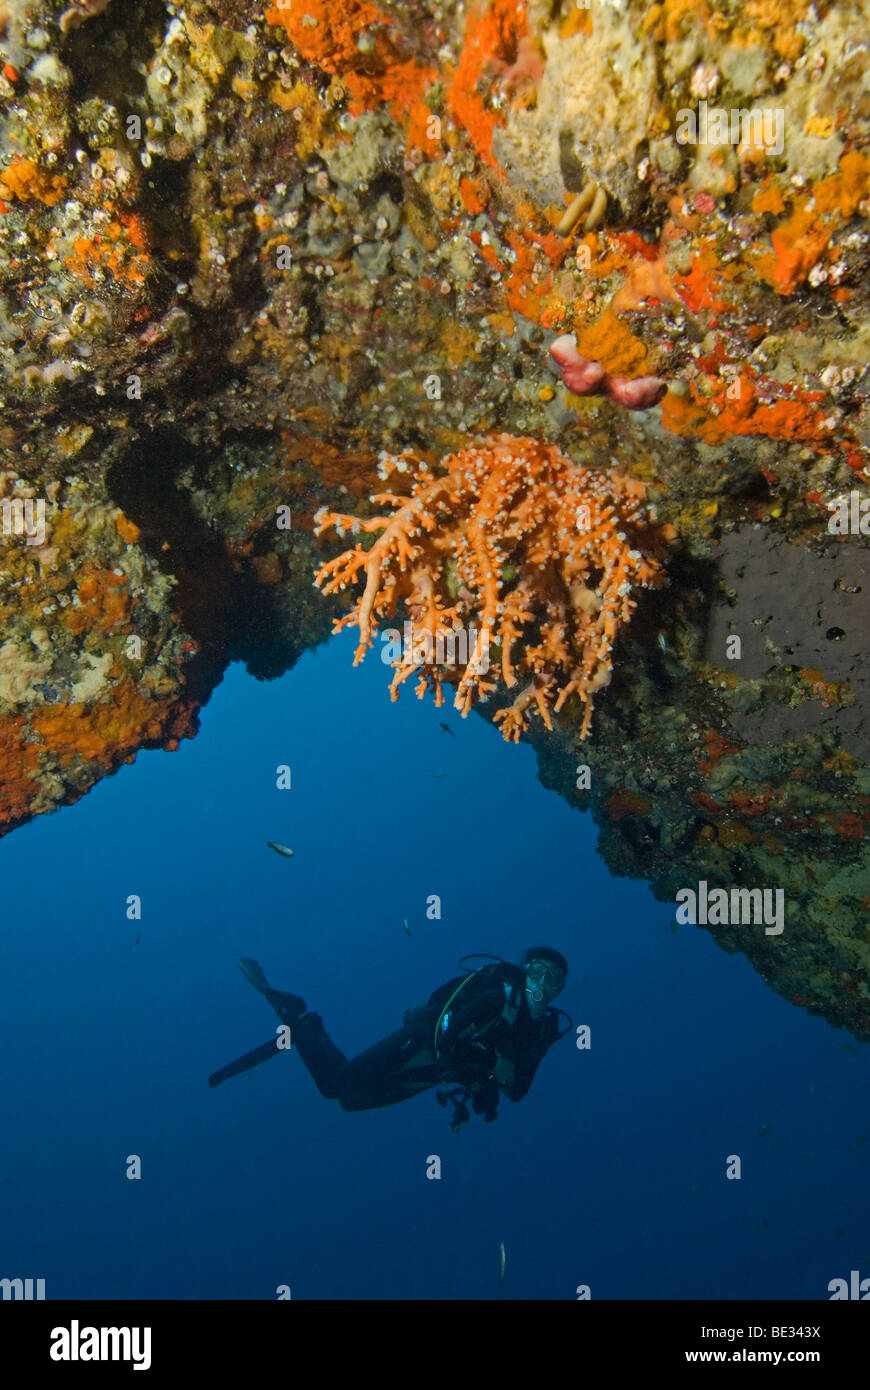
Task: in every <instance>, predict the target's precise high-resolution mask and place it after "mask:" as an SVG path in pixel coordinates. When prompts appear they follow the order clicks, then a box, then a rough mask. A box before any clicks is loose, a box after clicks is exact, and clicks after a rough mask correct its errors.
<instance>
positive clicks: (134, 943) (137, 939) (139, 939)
mask: <svg viewBox="0 0 870 1390" xmlns="http://www.w3.org/2000/svg"><path fill="white" fill-rule="evenodd" d="M141 940H142V933H141V932H140V933H139V935H138V936H137V937H136V940H135V941H134V942H133V945H134V946H138V945H139V942H140V941H141Z"/></svg>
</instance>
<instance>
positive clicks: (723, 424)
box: [662, 371, 830, 444]
mask: <svg viewBox="0 0 870 1390" xmlns="http://www.w3.org/2000/svg"><path fill="white" fill-rule="evenodd" d="M733 385H736V387H737V390H736V392H734V391H733V389H732V387H733ZM758 385H759V383H757V382H755V381H753V379H752V377H751V376H750V375H749V374H748V372H745V371H744V372H741V373H740V375H739V376H738V377H736V378H735V382H734V383H733V384H731V383H729V384H727V385H723V386H722V389H721V390H720V391H718V392H716V393H715V394H714V395H713V396H712V397H711V398H709V399H708V398H706V397H704V396H702V395H701V394H700V392H699V391H698V390H697V388H696V387H695V385H694V383H692V384H691V385H690V387H689V394H688V396H683V397H680V396H677V395H676V394H675V393H674V392H673V391H669V392H668V394H667V396H665V399H664V401H663V403H662V424H663V425H664V427H665V429H666V430H670V431H671V433H672V434H683V435H687V434H692V435H697V437H698V438H699V439H703V440H704V441H705V443H707V444H724V443H725V442H726V441H727V440H728V438H729V437H730V436H731V435H735V434H761V435H765V436H766V437H767V438H768V439H803V440H806V441H807V442H813V441H816V442H820V441H826V440H828V439H829V438H830V435H827V434H826V432H825V429H824V419H825V412H824V410H823V409H822V408H821V406H820V404H819V402H820V400H821V399H822V397H821V396H820V395H819V393H818V392H816V393H815V396H814V399H810V400H779V401H773V402H772V403H770V404H765V403H764V402H763V401H760V400H759V399H758V396H757V388H758ZM729 392H731V396H729ZM732 396H735V397H736V398H733V399H732Z"/></svg>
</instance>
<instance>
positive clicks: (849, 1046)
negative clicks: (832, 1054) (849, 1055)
mask: <svg viewBox="0 0 870 1390" xmlns="http://www.w3.org/2000/svg"><path fill="white" fill-rule="evenodd" d="M843 1051H844V1052H857V1051H858V1049H857V1047H853V1046H852V1044H851V1043H843Z"/></svg>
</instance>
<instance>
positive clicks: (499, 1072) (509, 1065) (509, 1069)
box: [493, 1056, 517, 1086]
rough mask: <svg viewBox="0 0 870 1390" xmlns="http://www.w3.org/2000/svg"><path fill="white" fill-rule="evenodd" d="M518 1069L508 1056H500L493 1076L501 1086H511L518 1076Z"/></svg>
mask: <svg viewBox="0 0 870 1390" xmlns="http://www.w3.org/2000/svg"><path fill="white" fill-rule="evenodd" d="M516 1074H517V1071H516V1067H515V1066H514V1064H513V1062H511V1061H510V1059H509V1058H507V1057H501V1056H500V1057H499V1058H498V1060H497V1061H496V1064H495V1070H494V1071H493V1076H494V1077H495V1079H496V1081H497V1082H498V1084H499V1085H500V1086H509V1085H510V1084H511V1082H512V1081H513V1079H514V1077H515V1076H516Z"/></svg>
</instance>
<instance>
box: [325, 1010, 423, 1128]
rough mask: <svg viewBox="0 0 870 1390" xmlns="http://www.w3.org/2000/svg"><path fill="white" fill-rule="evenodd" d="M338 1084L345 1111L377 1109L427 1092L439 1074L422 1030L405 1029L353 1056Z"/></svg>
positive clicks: (414, 1028)
mask: <svg viewBox="0 0 870 1390" xmlns="http://www.w3.org/2000/svg"><path fill="white" fill-rule="evenodd" d="M339 1081H340V1085H339V1091H338V1101H339V1104H340V1105H341V1108H342V1109H343V1110H376V1109H378V1108H379V1107H380V1106H383V1105H396V1104H397V1103H398V1102H399V1101H401V1100H409V1099H410V1097H411V1096H414V1095H419V1094H420V1092H421V1091H426V1090H428V1089H429V1087H430V1086H434V1085H436V1084H437V1082H438V1075H437V1070H436V1066H435V1058H434V1057H433V1056H432V1055H431V1052H430V1051H427V1049H426V1047H425V1040H424V1039H423V1038H421V1034H420V1029H419V1028H416V1027H413V1026H410V1027H408V1026H406V1027H404V1028H399V1029H398V1030H397V1031H396V1032H395V1033H390V1035H389V1037H386V1038H382V1039H381V1041H380V1042H377V1043H375V1044H374V1046H373V1047H369V1048H367V1049H366V1051H365V1052H361V1053H360V1055H359V1056H358V1057H354V1058H353V1060H352V1061H350V1062H348V1063H347V1065H346V1067H345V1070H344V1072H343V1073H342V1075H341V1077H340V1078H339Z"/></svg>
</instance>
